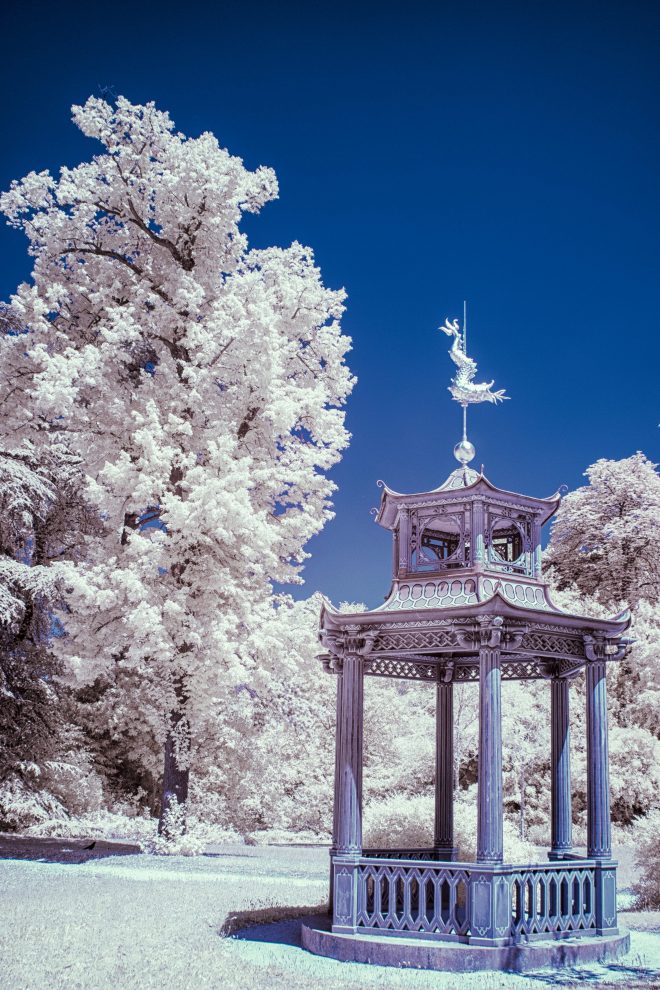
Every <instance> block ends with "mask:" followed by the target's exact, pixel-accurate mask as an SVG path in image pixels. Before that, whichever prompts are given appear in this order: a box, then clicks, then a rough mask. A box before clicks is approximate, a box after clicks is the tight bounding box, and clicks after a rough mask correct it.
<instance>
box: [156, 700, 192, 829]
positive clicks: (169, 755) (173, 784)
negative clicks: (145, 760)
mask: <svg viewBox="0 0 660 990" xmlns="http://www.w3.org/2000/svg"><path fill="white" fill-rule="evenodd" d="M180 718H181V716H179V720H180ZM172 721H174V719H173V720H172ZM189 779H190V768H189V767H186V768H185V769H182V768H181V767H180V766H179V764H178V762H177V758H176V745H175V742H174V737H173V735H172V733H171V732H168V733H167V737H166V739H165V759H164V764H163V793H162V798H161V804H160V818H159V819H158V834H159V835H163V836H165V838H167V839H169V838H174V835H171V834H169V832H170V829H168V827H167V822H166V820H165V816H166V814H167V812H168V811H171V810H172V809H173V808H177V807H178V806H180V805H182V804H183V803H184V802H185V801H187V800H188V781H189ZM182 825H183V830H184V831H185V819H184V820H183V822H182Z"/></svg>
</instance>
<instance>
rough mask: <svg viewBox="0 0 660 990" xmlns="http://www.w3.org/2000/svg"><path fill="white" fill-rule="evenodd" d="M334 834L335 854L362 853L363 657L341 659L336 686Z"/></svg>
mask: <svg viewBox="0 0 660 990" xmlns="http://www.w3.org/2000/svg"><path fill="white" fill-rule="evenodd" d="M337 697H338V719H337V722H338V725H337V729H338V732H337V750H336V762H335V774H336V777H335V830H334V831H335V835H334V842H335V848H336V851H337V854H338V855H346V854H349V855H350V854H354V855H360V853H361V852H362V733H363V710H362V709H363V659H362V657H361V656H359V655H358V654H356V653H347V654H345V656H344V658H343V664H342V673H341V677H340V683H339V686H338V696H337Z"/></svg>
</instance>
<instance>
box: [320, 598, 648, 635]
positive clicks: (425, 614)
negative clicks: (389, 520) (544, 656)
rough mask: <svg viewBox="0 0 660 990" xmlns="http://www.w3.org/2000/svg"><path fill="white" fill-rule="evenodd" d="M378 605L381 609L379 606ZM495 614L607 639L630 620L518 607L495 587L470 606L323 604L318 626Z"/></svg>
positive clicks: (623, 615)
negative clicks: (355, 607)
mask: <svg viewBox="0 0 660 990" xmlns="http://www.w3.org/2000/svg"><path fill="white" fill-rule="evenodd" d="M548 600H549V599H548ZM380 607H381V608H382V606H380ZM495 614H496V615H502V616H504V617H506V618H515V619H519V620H520V621H521V622H522V623H524V622H529V621H530V619H533V620H535V621H538V622H544V623H547V622H548V621H549V620H555V621H556V622H557V623H558V624H559V625H564V626H566V627H567V628H569V629H580V630H585V629H588V630H595V631H599V632H603V633H605V635H606V638H608V639H612V638H615V637H618V636H621V635H622V634H623V633H624V632H625V631H626V630H627V629H628V628H629V627H630V623H631V614H630V611H629V610H628V609H625V610H624V611H623V612H620V613H619V614H618V615H615V616H613V617H612V618H611V619H596V618H592V617H590V616H586V615H571V614H570V613H568V612H562V611H561V610H559V609H557V608H556V606H554V605H553V611H548V610H547V609H534V608H520V607H518V606H516V605H514V604H512V603H511V602H509V601H507V599H506V598H504V597H503V596H502V595H501V594H500V592H499V590H498V591H496V592H495V593H494V594H493V595H492V597H490V598H488V599H486V600H484V601H480V602H475V603H474V604H472V605H456V606H448V607H446V608H429V609H419V608H410V609H397V610H396V611H393V610H390V611H378V610H373V611H366V612H339V611H337V610H336V609H334V608H330V609H326V608H325V607H324V608H323V609H322V611H321V623H320V625H321V628H322V629H325V628H333V629H340V628H341V627H342V626H344V625H388V624H389V623H390V622H400V621H401V619H405V618H410V617H411V616H413V615H414V616H416V617H417V619H418V620H419V621H424V622H428V624H429V625H432V624H433V622H434V621H437V620H440V619H448V618H453V619H460V618H466V619H469V618H470V617H472V616H478V615H495ZM324 620H325V621H324Z"/></svg>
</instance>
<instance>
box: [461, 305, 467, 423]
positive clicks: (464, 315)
mask: <svg viewBox="0 0 660 990" xmlns="http://www.w3.org/2000/svg"><path fill="white" fill-rule="evenodd" d="M463 353H464V354H467V299H464V300H463ZM462 406H463V442H465V441H466V440H467V402H463V403H462Z"/></svg>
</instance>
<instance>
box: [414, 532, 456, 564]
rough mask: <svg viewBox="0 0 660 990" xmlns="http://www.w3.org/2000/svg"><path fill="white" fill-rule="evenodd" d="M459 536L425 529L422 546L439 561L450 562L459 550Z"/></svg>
mask: <svg viewBox="0 0 660 990" xmlns="http://www.w3.org/2000/svg"><path fill="white" fill-rule="evenodd" d="M458 542H459V534H458V533H443V532H441V531H440V530H437V529H425V530H424V532H423V533H422V546H423V547H424V549H425V550H427V551H430V552H431V553H432V554H434V555H435V556H436V557H437V558H438V560H448V559H449V557H453V556H454V554H455V553H456V551H457V550H458Z"/></svg>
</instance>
